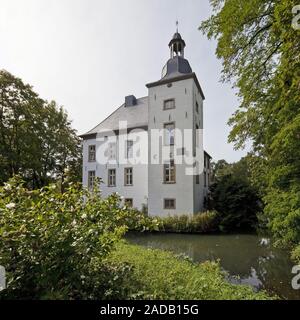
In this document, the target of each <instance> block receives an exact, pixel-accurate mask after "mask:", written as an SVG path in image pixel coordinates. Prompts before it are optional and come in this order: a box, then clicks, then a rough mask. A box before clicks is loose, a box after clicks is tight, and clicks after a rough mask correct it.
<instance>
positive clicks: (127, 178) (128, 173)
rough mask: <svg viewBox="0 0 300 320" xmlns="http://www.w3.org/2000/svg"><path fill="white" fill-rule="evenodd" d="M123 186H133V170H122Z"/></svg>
mask: <svg viewBox="0 0 300 320" xmlns="http://www.w3.org/2000/svg"><path fill="white" fill-rule="evenodd" d="M124 184H125V186H132V185H133V169H132V168H125V169H124Z"/></svg>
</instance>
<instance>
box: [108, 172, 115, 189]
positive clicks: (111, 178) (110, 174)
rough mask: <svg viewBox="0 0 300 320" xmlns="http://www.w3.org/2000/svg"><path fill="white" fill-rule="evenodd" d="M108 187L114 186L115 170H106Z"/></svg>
mask: <svg viewBox="0 0 300 320" xmlns="http://www.w3.org/2000/svg"><path fill="white" fill-rule="evenodd" d="M108 186H109V187H115V186H116V169H109V170H108Z"/></svg>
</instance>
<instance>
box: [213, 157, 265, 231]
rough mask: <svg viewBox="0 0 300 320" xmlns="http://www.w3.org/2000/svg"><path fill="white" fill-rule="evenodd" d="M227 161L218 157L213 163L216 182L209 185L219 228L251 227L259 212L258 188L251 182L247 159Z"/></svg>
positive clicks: (225, 229) (255, 221)
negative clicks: (233, 161)
mask: <svg viewBox="0 0 300 320" xmlns="http://www.w3.org/2000/svg"><path fill="white" fill-rule="evenodd" d="M249 159H250V156H247V157H244V158H242V159H241V160H240V161H238V162H236V163H232V164H229V163H227V162H226V161H225V160H219V161H218V162H217V163H216V165H215V177H216V178H215V181H214V183H213V184H212V186H211V187H210V191H211V200H212V205H213V208H214V209H215V210H216V211H217V212H218V219H219V227H220V229H221V230H222V231H233V230H238V229H243V230H247V229H253V228H255V227H256V226H257V223H258V218H257V215H258V213H259V212H260V211H261V209H262V208H261V200H260V198H259V194H258V191H257V190H256V189H255V187H254V186H252V185H251V178H250V177H251V176H250V172H249V166H248V160H249Z"/></svg>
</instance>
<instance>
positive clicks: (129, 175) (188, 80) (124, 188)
mask: <svg viewBox="0 0 300 320" xmlns="http://www.w3.org/2000/svg"><path fill="white" fill-rule="evenodd" d="M169 47H170V52H171V58H170V59H169V60H168V62H167V64H166V65H165V67H164V69H163V76H162V78H161V79H160V80H159V81H157V82H154V83H150V84H147V87H148V96H147V97H144V98H141V99H135V97H134V96H128V97H126V101H125V104H123V105H122V106H121V107H120V108H118V109H117V110H116V111H115V112H113V113H112V114H111V115H110V116H109V117H108V118H107V119H105V120H104V121H103V122H101V123H100V124H99V125H98V126H96V127H95V128H94V129H92V130H90V131H89V132H87V133H86V134H84V135H82V136H81V137H82V138H83V185H84V186H87V187H89V185H91V184H92V181H93V177H94V176H96V177H99V178H101V180H102V182H103V183H102V184H101V191H102V195H103V196H104V197H106V196H108V195H110V194H112V193H114V192H117V193H119V194H120V195H121V196H123V197H124V199H125V200H126V202H127V204H128V205H133V207H136V208H138V209H145V208H147V211H148V214H149V215H153V216H154V215H155V216H167V215H174V214H194V213H197V212H201V211H203V209H204V205H205V199H207V197H208V186H209V174H210V173H209V170H210V168H209V161H210V156H209V155H208V154H207V153H205V152H204V150H203V101H204V95H203V92H202V90H201V87H200V84H199V82H198V80H197V77H196V75H195V73H193V72H192V69H191V68H190V65H189V63H188V61H187V60H186V59H184V47H185V43H184V41H183V40H182V38H181V36H180V34H178V33H175V35H174V37H173V39H172V40H171V42H170V44H169ZM125 125H126V127H125ZM127 141H129V142H127ZM131 141H132V143H133V146H132V147H131V148H129V147H127V146H131ZM113 150H115V151H113ZM128 157H129V159H128ZM204 158H205V164H206V167H205V168H204ZM195 169H197V170H196V171H195Z"/></svg>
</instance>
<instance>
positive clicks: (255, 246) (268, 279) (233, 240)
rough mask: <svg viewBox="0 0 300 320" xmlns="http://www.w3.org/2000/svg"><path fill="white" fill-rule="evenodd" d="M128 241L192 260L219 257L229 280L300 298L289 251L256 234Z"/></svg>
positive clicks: (147, 237) (150, 236)
mask: <svg viewBox="0 0 300 320" xmlns="http://www.w3.org/2000/svg"><path fill="white" fill-rule="evenodd" d="M127 238H128V240H129V241H130V242H133V243H136V244H139V245H143V246H147V247H152V248H160V249H164V250H171V251H173V252H175V253H177V254H185V255H187V256H189V257H190V258H192V259H193V261H195V262H203V261H206V260H220V264H221V267H222V268H223V269H224V270H225V271H226V272H227V273H228V276H227V278H228V280H229V281H230V282H232V283H238V284H249V285H251V286H253V287H254V288H255V289H256V290H259V289H266V290H267V291H268V292H270V293H276V294H277V295H279V296H281V297H282V298H286V299H300V290H298V291H297V290H293V288H292V287H291V281H292V277H293V276H294V275H292V273H291V270H292V267H293V263H292V262H291V260H290V259H289V256H288V253H287V252H285V251H283V250H280V249H275V248H273V247H272V246H271V243H270V241H269V239H267V238H263V237H259V236H257V235H248V234H242V235H183V234H129V235H127Z"/></svg>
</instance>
